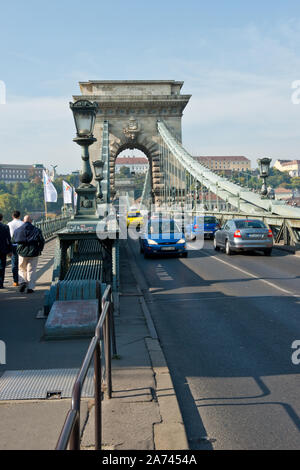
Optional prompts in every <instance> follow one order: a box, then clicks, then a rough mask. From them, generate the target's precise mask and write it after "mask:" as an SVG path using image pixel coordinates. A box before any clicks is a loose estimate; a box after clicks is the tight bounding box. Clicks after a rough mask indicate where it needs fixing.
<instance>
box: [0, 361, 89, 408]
mask: <svg viewBox="0 0 300 470" xmlns="http://www.w3.org/2000/svg"><path fill="white" fill-rule="evenodd" d="M77 374H78V369H44V370H9V371H6V372H4V374H3V375H2V376H1V377H0V400H30V399H34V398H36V399H46V398H49V397H50V396H52V395H53V394H54V393H55V394H56V395H58V396H60V397H61V398H70V397H71V396H72V390H73V385H74V382H75V379H76V376H77ZM93 395H94V380H93V369H92V368H91V369H89V371H88V374H87V377H86V380H85V384H84V387H83V391H82V397H85V398H89V397H92V396H93Z"/></svg>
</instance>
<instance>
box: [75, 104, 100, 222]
mask: <svg viewBox="0 0 300 470" xmlns="http://www.w3.org/2000/svg"><path fill="white" fill-rule="evenodd" d="M70 108H71V110H72V112H73V116H74V121H75V126H76V134H77V137H76V138H75V139H73V141H74V142H76V144H78V145H80V146H81V148H82V152H81V158H82V171H81V173H80V175H79V179H80V182H81V184H80V185H79V187H78V188H77V190H76V192H77V194H78V202H77V211H76V216H77V217H82V216H88V217H89V216H95V213H96V191H97V190H96V188H95V186H93V185H92V184H91V181H92V179H93V173H92V170H91V165H90V157H89V146H90V145H91V144H93V143H94V142H96V140H97V139H95V137H94V136H93V131H94V125H95V120H96V114H97V109H98V105H97V103H92V102H90V101H88V100H78V101H75V103H70Z"/></svg>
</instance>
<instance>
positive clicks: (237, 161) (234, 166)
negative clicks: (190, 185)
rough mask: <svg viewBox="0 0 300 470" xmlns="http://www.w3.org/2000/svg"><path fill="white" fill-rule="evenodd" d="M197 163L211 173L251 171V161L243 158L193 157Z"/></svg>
mask: <svg viewBox="0 0 300 470" xmlns="http://www.w3.org/2000/svg"><path fill="white" fill-rule="evenodd" d="M194 158H195V160H197V161H198V162H199V163H202V164H203V165H205V166H207V167H208V168H209V169H210V170H213V171H241V172H243V171H251V161H250V160H249V159H248V158H246V157H243V156H237V157H236V156H232V157H222V156H219V157H215V156H214V157H209V156H205V157H194Z"/></svg>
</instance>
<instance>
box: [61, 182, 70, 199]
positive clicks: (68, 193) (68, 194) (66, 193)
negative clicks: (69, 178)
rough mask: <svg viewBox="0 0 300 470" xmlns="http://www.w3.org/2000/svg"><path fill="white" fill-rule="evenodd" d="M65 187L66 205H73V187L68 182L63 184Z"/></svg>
mask: <svg viewBox="0 0 300 470" xmlns="http://www.w3.org/2000/svg"><path fill="white" fill-rule="evenodd" d="M62 185H63V195H64V204H72V187H71V185H70V184H69V183H67V182H66V181H63V182H62Z"/></svg>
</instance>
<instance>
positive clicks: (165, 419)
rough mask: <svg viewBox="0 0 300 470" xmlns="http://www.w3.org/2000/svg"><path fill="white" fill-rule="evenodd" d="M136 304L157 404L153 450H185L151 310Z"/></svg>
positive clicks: (134, 270) (137, 277) (137, 272)
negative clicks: (158, 417)
mask: <svg viewBox="0 0 300 470" xmlns="http://www.w3.org/2000/svg"><path fill="white" fill-rule="evenodd" d="M126 252H127V255H128V260H129V264H130V267H131V268H132V273H133V276H134V278H135V281H136V283H137V286H138V289H139V290H140V292H141V293H143V291H142V289H141V288H140V286H139V284H140V280H141V276H143V274H142V273H141V271H140V270H139V268H138V266H137V264H136V262H135V261H134V257H133V252H132V249H131V248H130V247H129V245H128V244H126ZM140 304H141V307H142V311H143V313H144V316H145V319H146V322H147V326H148V330H149V333H150V335H151V337H149V338H145V342H146V346H147V349H148V352H149V356H150V360H151V364H152V369H153V372H154V378H155V382H156V390H155V392H156V398H157V402H158V406H159V411H160V415H161V419H162V422H161V423H157V424H154V445H155V449H156V450H188V449H189V444H188V439H187V435H186V430H185V427H184V424H183V419H182V415H181V411H180V408H179V405H178V401H177V397H176V393H175V390H174V386H173V382H172V378H171V375H170V371H169V368H168V365H167V362H166V359H165V356H164V353H163V351H162V349H161V347H160V344H159V340H158V335H157V332H156V328H155V326H154V323H153V320H152V317H151V313H150V311H149V309H148V307H147V304H146V302H145V299H144V297H141V298H140Z"/></svg>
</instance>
